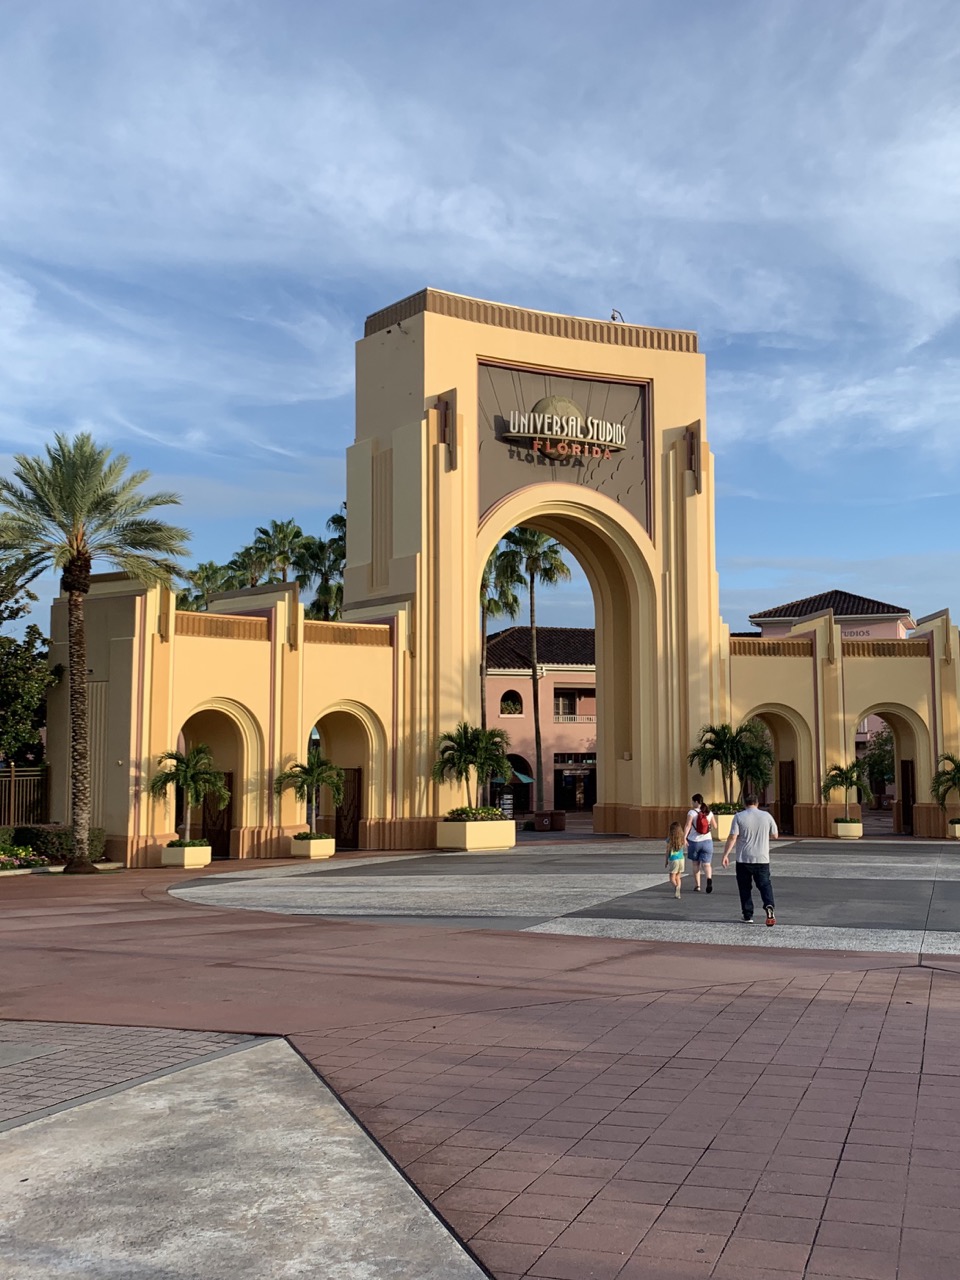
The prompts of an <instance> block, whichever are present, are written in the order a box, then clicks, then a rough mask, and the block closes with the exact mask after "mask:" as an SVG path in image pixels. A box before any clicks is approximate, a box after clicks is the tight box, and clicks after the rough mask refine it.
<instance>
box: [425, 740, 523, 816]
mask: <svg viewBox="0 0 960 1280" xmlns="http://www.w3.org/2000/svg"><path fill="white" fill-rule="evenodd" d="M509 746H510V739H509V738H508V737H507V735H506V733H504V731H503V730H502V729H478V728H476V727H475V726H473V725H469V724H467V723H466V722H465V721H463V720H461V721H460V723H459V724H458V725H457V727H456V728H455V729H454V730H452V731H451V732H449V733H442V734H441V735H440V738H439V740H438V742H437V758H436V761H435V762H434V765H433V769H432V771H431V772H432V777H433V780H434V782H441V783H443V782H447V781H449V779H450V778H453V779H454V780H455V781H457V782H463V783H465V784H466V787H467V804H468V805H469V807H470V808H471V809H472V808H473V794H472V792H471V790H470V774H471V772H474V773H476V775H477V784H478V788H479V786H480V785H482V784H483V783H484V782H486V781H487V779H488V778H490V777H491V776H492V775H493V774H494V773H503V775H504V776H505V777H509V776H510V773H511V772H512V770H511V767H510V761H509V760H508V759H507V749H508V747H509Z"/></svg>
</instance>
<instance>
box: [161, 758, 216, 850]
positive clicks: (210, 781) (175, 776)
mask: <svg viewBox="0 0 960 1280" xmlns="http://www.w3.org/2000/svg"><path fill="white" fill-rule="evenodd" d="M157 764H159V765H172V766H173V767H172V768H168V769H163V768H161V770H160V772H159V773H155V774H154V775H153V777H152V778H151V779H150V794H151V795H152V796H153V798H154V799H155V800H162V799H164V798H165V797H166V794H167V791H168V790H169V788H170V786H171V784H172V785H173V786H174V787H176V789H177V790H178V791H181V792H182V793H183V838H184V840H189V839H190V832H191V830H192V827H193V822H192V816H193V810H194V809H195V808H196V807H197V806H198V805H202V804H203V802H204V800H205V799H206V797H207V796H213V798H214V799H215V800H216V802H217V808H218V809H225V808H226V807H227V805H228V804H229V803H230V792H229V790H228V789H227V780H226V777H225V776H224V774H223V773H221V772H220V770H219V769H216V768H214V764H213V755H212V753H211V751H210V748H209V747H208V746H206V744H205V743H202V742H200V743H198V744H197V746H195V747H191V748H190V750H189V751H188V752H186V754H184V753H183V752H182V751H165V752H164V753H163V755H162V756H160V758H159V760H158V761H157Z"/></svg>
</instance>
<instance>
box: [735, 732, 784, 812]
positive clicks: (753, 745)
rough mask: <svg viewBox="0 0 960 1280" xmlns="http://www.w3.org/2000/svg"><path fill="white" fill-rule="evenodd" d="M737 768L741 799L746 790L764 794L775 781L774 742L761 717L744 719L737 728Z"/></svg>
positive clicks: (739, 797)
mask: <svg viewBox="0 0 960 1280" xmlns="http://www.w3.org/2000/svg"><path fill="white" fill-rule="evenodd" d="M734 741H735V753H734V754H735V761H734V768H735V770H736V774H737V777H738V779H739V780H740V795H739V796H738V799H739V800H742V799H743V796H744V793H745V792H747V791H755V792H756V793H757V795H762V794H763V792H764V791H765V790H766V788H767V787H768V786H769V785H770V783H771V782H772V781H773V761H774V755H773V744H772V742H771V741H770V732H769V730H768V729H767V726H766V725H765V724H764V723H763V721H762V720H759V719H756V718H755V719H753V720H745V721H744V722H743V724H741V725H740V726H739V727H738V728H737V729H736V730H735V731H734Z"/></svg>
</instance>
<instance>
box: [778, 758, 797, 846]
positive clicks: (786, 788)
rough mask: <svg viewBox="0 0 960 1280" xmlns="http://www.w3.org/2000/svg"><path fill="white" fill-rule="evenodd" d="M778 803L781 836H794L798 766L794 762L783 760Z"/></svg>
mask: <svg viewBox="0 0 960 1280" xmlns="http://www.w3.org/2000/svg"><path fill="white" fill-rule="evenodd" d="M777 803H778V808H779V810H780V821H779V822H778V824H777V825H778V826H779V828H780V834H781V835H785V836H792V835H793V834H794V829H793V806H794V805H795V804H796V803H797V766H796V762H795V761H793V760H781V761H780V768H779V774H778V778H777Z"/></svg>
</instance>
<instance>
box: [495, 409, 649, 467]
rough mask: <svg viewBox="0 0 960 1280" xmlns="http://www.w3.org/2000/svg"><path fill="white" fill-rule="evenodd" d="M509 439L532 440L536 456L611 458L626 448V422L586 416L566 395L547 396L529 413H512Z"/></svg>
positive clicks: (507, 434) (508, 431) (508, 424)
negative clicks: (616, 451)
mask: <svg viewBox="0 0 960 1280" xmlns="http://www.w3.org/2000/svg"><path fill="white" fill-rule="evenodd" d="M506 438H507V439H508V440H511V439H524V440H529V441H530V447H531V448H532V449H533V451H534V452H535V453H538V452H540V449H541V448H543V450H544V451H545V452H547V453H558V454H560V455H563V454H568V455H572V456H573V457H584V458H589V457H594V458H603V457H610V450H612V449H624V448H626V444H627V430H626V427H625V426H624V424H623V423H622V422H607V421H606V420H605V419H603V418H591V417H585V416H584V415H583V414H582V413H581V412H580V410H579V409H578V408H577V406H576V405H575V404H574V403H573V401H572V400H568V399H567V398H566V397H565V396H546V397H545V398H544V399H543V400H540V401H538V403H537V404H535V405H534V406H533V408H532V409H531V410H530V412H529V413H520V412H518V411H517V410H514V411H512V412H511V414H510V417H509V419H508V420H507V431H506Z"/></svg>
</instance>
